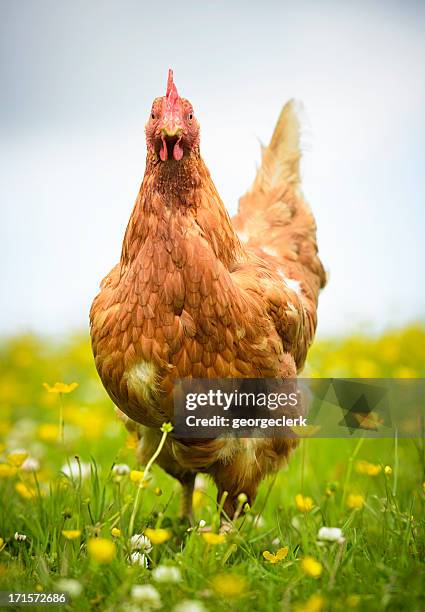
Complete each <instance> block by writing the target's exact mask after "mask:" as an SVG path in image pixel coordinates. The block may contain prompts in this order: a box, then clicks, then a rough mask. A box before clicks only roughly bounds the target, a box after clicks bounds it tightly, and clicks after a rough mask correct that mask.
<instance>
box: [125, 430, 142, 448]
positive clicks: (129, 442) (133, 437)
mask: <svg viewBox="0 0 425 612" xmlns="http://www.w3.org/2000/svg"><path fill="white" fill-rule="evenodd" d="M138 443H139V438H138V436H137V433H136V432H135V431H132V432H131V433H129V434H128V436H127V438H126V440H125V446H126V448H131V449H133V448H137V444H138Z"/></svg>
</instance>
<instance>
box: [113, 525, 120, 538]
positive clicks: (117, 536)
mask: <svg viewBox="0 0 425 612" xmlns="http://www.w3.org/2000/svg"><path fill="white" fill-rule="evenodd" d="M111 535H112V536H113V537H114V538H119V537H120V535H121V529H118V527H112V529H111Z"/></svg>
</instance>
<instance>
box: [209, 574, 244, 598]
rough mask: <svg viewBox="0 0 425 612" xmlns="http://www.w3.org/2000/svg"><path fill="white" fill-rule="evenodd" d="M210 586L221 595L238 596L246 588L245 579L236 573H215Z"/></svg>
mask: <svg viewBox="0 0 425 612" xmlns="http://www.w3.org/2000/svg"><path fill="white" fill-rule="evenodd" d="M212 586H213V589H214V591H215V592H216V593H217V594H218V595H222V596H223V597H229V598H230V597H238V596H239V595H242V593H243V592H244V590H245V588H246V581H245V579H244V578H242V577H241V576H238V575H236V574H225V573H222V574H217V575H216V576H214V578H213V579H212Z"/></svg>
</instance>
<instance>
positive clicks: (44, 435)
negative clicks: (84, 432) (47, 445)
mask: <svg viewBox="0 0 425 612" xmlns="http://www.w3.org/2000/svg"><path fill="white" fill-rule="evenodd" d="M38 437H39V438H40V440H43V442H57V440H58V437H59V427H58V425H56V424H55V423H43V424H42V425H40V426H39V428H38Z"/></svg>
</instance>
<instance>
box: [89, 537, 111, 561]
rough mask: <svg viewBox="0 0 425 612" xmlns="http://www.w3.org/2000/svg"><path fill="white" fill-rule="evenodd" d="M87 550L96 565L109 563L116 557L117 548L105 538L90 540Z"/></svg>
mask: <svg viewBox="0 0 425 612" xmlns="http://www.w3.org/2000/svg"><path fill="white" fill-rule="evenodd" d="M87 550H88V553H89V555H90V557H91V558H92V559H93V561H96V562H97V563H111V562H112V561H113V560H114V558H115V555H116V552H117V547H116V546H115V544H114V542H112V541H111V540H107V539H106V538H90V539H89V540H88V542H87Z"/></svg>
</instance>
